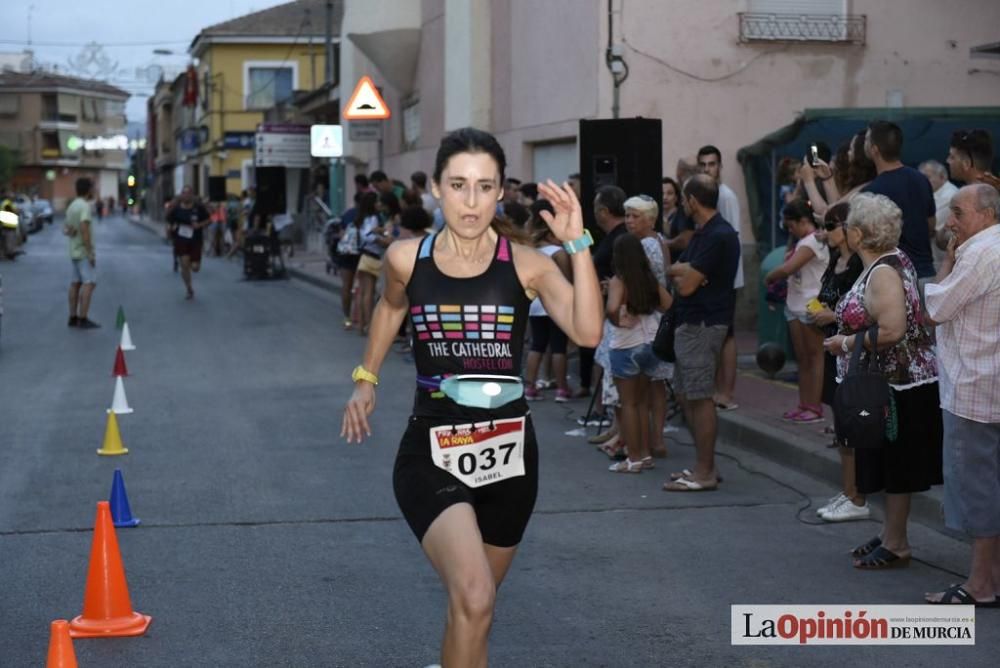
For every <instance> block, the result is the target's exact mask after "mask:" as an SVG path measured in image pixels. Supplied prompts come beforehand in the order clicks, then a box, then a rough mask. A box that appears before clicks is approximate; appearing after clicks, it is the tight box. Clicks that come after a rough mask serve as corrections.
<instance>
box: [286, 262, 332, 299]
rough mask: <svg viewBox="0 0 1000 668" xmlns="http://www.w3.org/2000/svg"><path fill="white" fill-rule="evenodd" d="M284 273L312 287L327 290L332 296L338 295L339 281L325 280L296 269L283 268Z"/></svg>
mask: <svg viewBox="0 0 1000 668" xmlns="http://www.w3.org/2000/svg"><path fill="white" fill-rule="evenodd" d="M285 271H286V272H287V273H288V275H289V276H291V277H292V278H295V279H298V280H300V281H303V282H305V283H309V284H310V285H314V286H316V287H318V288H321V289H323V290H327V291H329V292H332V293H334V294H338V295H339V294H340V281H339V280H334V279H333V278H326V277H325V276H317V275H316V274H312V273H310V272H308V271H303V270H301V269H296V268H295V267H288V266H286V267H285Z"/></svg>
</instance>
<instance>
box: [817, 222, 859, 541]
mask: <svg viewBox="0 0 1000 668" xmlns="http://www.w3.org/2000/svg"><path fill="white" fill-rule="evenodd" d="M849 212H850V204H848V203H847V202H838V203H837V204H834V205H833V206H831V207H830V208H829V209H827V210H826V215H824V216H823V230H822V232H820V235H821V236H822V237H823V238H824V240H825V241H826V244H827V246H829V247H830V263H829V264H828V265H827V267H826V271H825V272H824V273H823V278H822V280H821V281H820V289H819V297H817V300H818V302H819V310H818V311H816V313H815V314H814V315H813V322H815V323H816V326H818V327H819V328H820V329H821V330H822V331H823V333H824V334H825V335H826V336H833V335H835V334H836V333H837V313H836V311H835V309H836V308H837V304H839V303H840V300H841V299H842V298H843V297H844V295H845V294H847V292H848V291H849V290H850V289H851V286H853V285H854V282H855V281H856V280H858V276H860V275H861V272H862V271H863V270H864V266H863V265H862V264H861V257H860V256H859V255H858V254H857V253H855V252H854V251H852V250H851V249H850V248H849V247H848V246H847V235H846V233H845V232H844V222H845V221H846V220H847V214H848V213H849ZM823 362H824V363H823V403H824V404H826V405H827V406H829V407H830V408H831V410H832V409H833V395H834V393H835V392H836V389H837V358H836V357H834V356H833V355H831V354H830V353H828V352H824V353H823ZM833 445H834V446H837V445H839V441H837V440H836V439H834V443H833ZM839 454H840V472H841V481H842V482H843V491H842V492H840V493H839V494H837V495H836V496H835V497H833V498H832V499H830V500H829V501H828V502H827V503H826V504H824V505H823V506H821V507H820V508H818V509H817V510H816V515H818V516H819V517H820V518H822V519H824V520H826V521H827V522H847V521H850V520H862V519H867V518H868V517H870V516H871V508H870V507H869V506H868V502H867V501H866V499H865V495H864V494H860V493H859V492H858V486H857V483H856V480H855V477H854V450H852V449H851V448H845V447H840V448H839Z"/></svg>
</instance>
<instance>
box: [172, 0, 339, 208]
mask: <svg viewBox="0 0 1000 668" xmlns="http://www.w3.org/2000/svg"><path fill="white" fill-rule="evenodd" d="M332 4H333V7H334V13H333V17H332V19H333V28H332V30H333V35H334V36H335V40H334V41H335V42H336V41H337V40H338V39H339V37H337V36H339V33H340V16H341V13H342V9H341V7H342V2H341V1H340V0H338V1H337V2H334V3H332ZM325 10H326V2H325V1H324V0H297V1H296V2H290V3H286V4H283V5H279V6H277V7H272V8H270V9H266V10H263V11H260V12H255V13H252V14H248V15H246V16H241V17H238V18H236V19H232V20H230V21H226V22H223V23H219V24H216V25H213V26H209V27H207V28H205V29H203V30H202V31H201V32H199V33H198V35H197V36H196V37H195V38H194V40H193V41H192V43H191V47H190V49H189V52H190V54H191V56H192V58H193V59H194V64H192V66H191V67H190V68H189V69H188V72H187V73H186V74H184V75H182V77H180V79H181V81H179V82H173V84H171V90H172V91H173V95H172V96H169V95H167V94H166V93H164V95H163V96H162V98H161V97H160V96H157V98H156V102H155V108H154V110H153V111H154V114H155V116H156V117H157V118H160V117H164V116H166V115H169V117H170V123H172V125H173V141H174V150H173V155H172V156H169V158H168V156H167V155H166V153H164V152H161V161H162V164H163V165H166V164H167V162H166V161H168V160H169V159H172V160H173V163H172V168H173V170H174V172H173V173H174V178H173V186H174V188H173V190H174V192H176V191H177V190H179V187H180V186H181V185H182V184H190V185H192V186H193V187H194V188H195V190H196V192H198V193H199V194H202V195H207V194H208V190H209V188H208V183H209V178H210V177H220V176H221V177H225V186H226V192H228V193H239V192H240V191H241V190H243V189H246V188H249V187H251V186H253V185H254V181H255V179H254V170H253V166H254V152H253V148H254V136H255V133H256V130H257V125H258V124H259V123H261V122H263V121H264V120H265V115H266V114H267V113H268V111H269V110H273V109H274V108H275V107H277V106H281V105H283V104H289V103H291V101H292V99H293V97H294V95H295V94H296V92H299V91H311V90H315V89H318V88H321V87H322V86H323V85H324V82H325V70H326V42H325V38H324V36H325V33H326V13H325ZM168 100H172V106H171V108H170V109H169V110H167V109H166V107H167V106H168ZM166 125H167V124H166V123H165V122H163V121H162V120H161V121H157V132H158V133H159V135H160V138H159V140H158V141H159V143H160V145H161V146H162V144H163V143H164V142H165V141H166V140H165V139H164V138H163V136H162V133H163V132H164V131H165V130H166Z"/></svg>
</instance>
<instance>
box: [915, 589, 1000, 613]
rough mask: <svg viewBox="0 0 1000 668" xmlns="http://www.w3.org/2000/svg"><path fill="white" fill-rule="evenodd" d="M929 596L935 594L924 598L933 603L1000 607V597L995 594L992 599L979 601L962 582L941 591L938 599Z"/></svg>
mask: <svg viewBox="0 0 1000 668" xmlns="http://www.w3.org/2000/svg"><path fill="white" fill-rule="evenodd" d="M927 596H933V594H927V595H925V596H924V600H925V601H927V602H928V603H930V604H931V605H974V606H976V607H977V608H1000V598H997V597H996V595H995V594H994V596H993V600H992V601H979V600H977V599H976V598H975V597H974V596H973V595H972V594H970V593H969V592H968V591H966V589H965V586H963V585H960V584H954V585H952V586H950V587H948V588H947V589H945V590H944V591H943V592H941V598H939V599H938V600H936V601H932V600H930V599H929V598H927Z"/></svg>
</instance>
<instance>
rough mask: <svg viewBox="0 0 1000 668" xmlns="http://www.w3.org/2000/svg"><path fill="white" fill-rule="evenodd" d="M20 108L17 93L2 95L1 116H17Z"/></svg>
mask: <svg viewBox="0 0 1000 668" xmlns="http://www.w3.org/2000/svg"><path fill="white" fill-rule="evenodd" d="M19 108H20V98H18V96H17V94H15V93H4V94H2V95H0V116H17V112H18V110H19Z"/></svg>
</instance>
